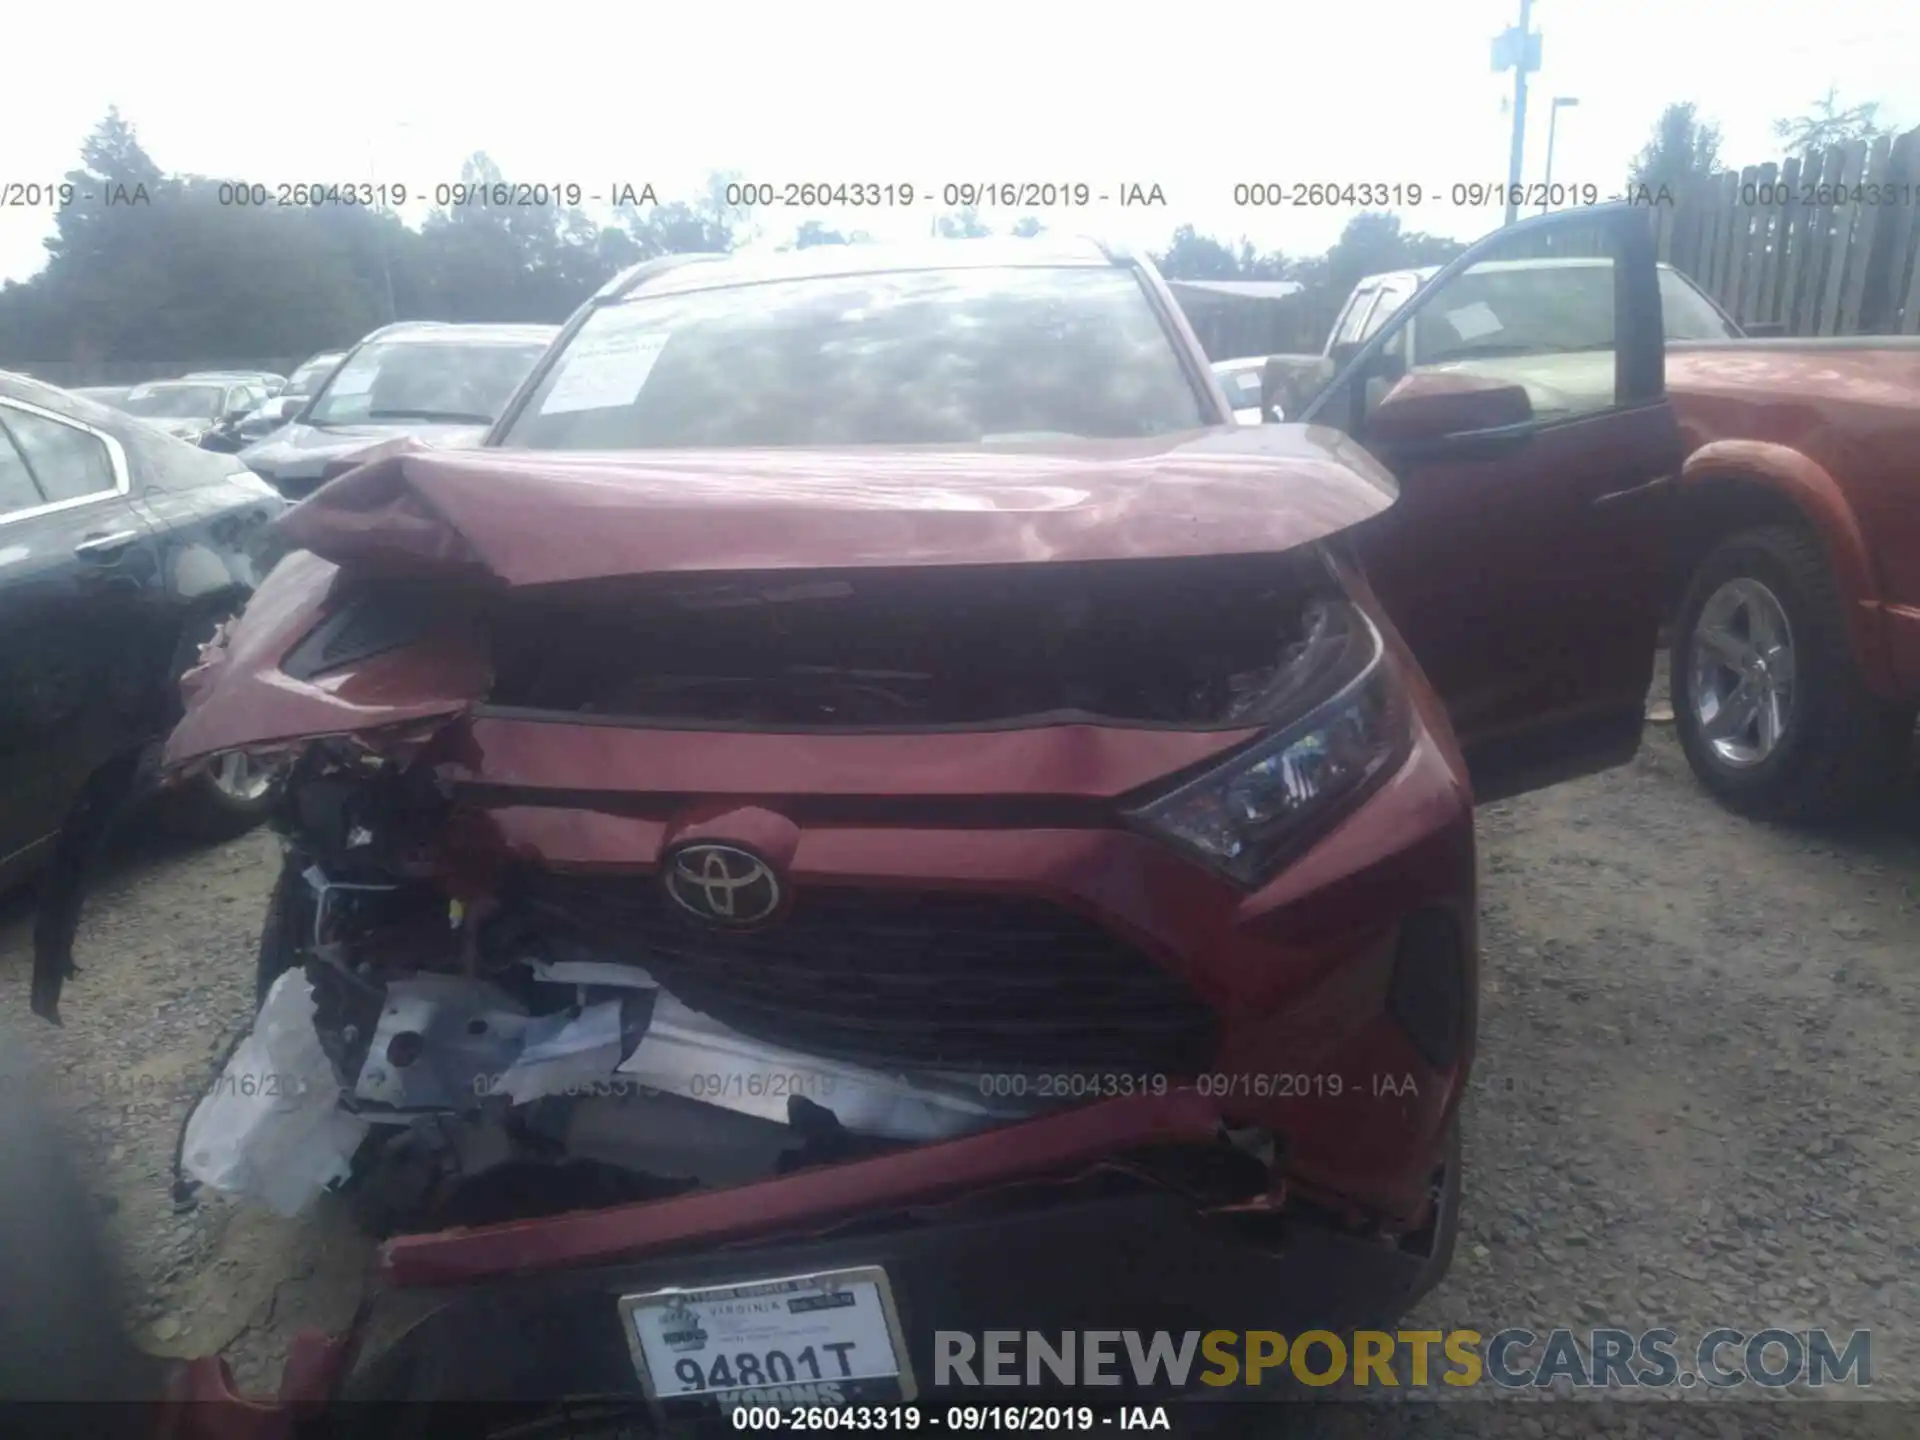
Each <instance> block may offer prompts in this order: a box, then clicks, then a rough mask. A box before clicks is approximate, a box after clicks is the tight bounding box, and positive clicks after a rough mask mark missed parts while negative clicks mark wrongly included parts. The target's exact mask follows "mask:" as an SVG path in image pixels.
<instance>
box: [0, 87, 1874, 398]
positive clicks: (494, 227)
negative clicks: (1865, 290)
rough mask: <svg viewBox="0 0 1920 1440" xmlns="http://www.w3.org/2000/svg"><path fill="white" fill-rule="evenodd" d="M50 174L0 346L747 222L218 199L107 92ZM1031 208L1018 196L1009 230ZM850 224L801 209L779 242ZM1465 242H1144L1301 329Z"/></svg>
mask: <svg viewBox="0 0 1920 1440" xmlns="http://www.w3.org/2000/svg"><path fill="white" fill-rule="evenodd" d="M1879 128H1880V127H1879V120H1878V107H1877V106H1874V105H1854V106H1843V105H1841V104H1840V102H1839V99H1838V97H1837V95H1835V94H1834V93H1833V92H1831V91H1830V92H1829V93H1828V95H1827V96H1826V97H1825V99H1824V100H1822V101H1819V102H1816V104H1815V106H1814V108H1813V110H1812V111H1811V112H1810V113H1809V114H1808V115H1806V116H1803V117H1800V118H1797V119H1794V120H1786V121H1781V122H1779V123H1778V124H1777V125H1776V127H1775V131H1776V134H1777V135H1778V137H1779V138H1780V139H1781V140H1782V141H1783V142H1784V143H1785V144H1787V145H1788V146H1789V147H1791V148H1794V149H1799V150H1807V149H1815V148H1819V147H1820V146H1824V145H1828V144H1832V143H1835V142H1836V141H1838V140H1843V139H1852V138H1856V137H1858V136H1861V135H1872V134H1875V133H1878V131H1879ZM1719 143H1720V136H1719V130H1718V128H1717V127H1716V126H1715V125H1713V124H1712V123H1711V122H1709V121H1707V120H1706V119H1704V118H1703V117H1701V116H1700V115H1699V114H1698V113H1697V111H1696V108H1695V107H1694V106H1693V105H1691V104H1685V103H1682V104H1675V105H1672V106H1669V107H1668V108H1667V109H1666V111H1665V112H1664V113H1663V114H1662V115H1661V117H1660V119H1659V121H1658V122H1657V123H1656V125H1655V126H1654V127H1653V133H1652V136H1651V138H1650V139H1649V141H1648V144H1647V146H1646V148H1645V149H1644V150H1642V151H1641V152H1640V154H1639V155H1638V156H1637V157H1636V159H1635V160H1634V162H1633V167H1632V173H1631V176H1630V178H1631V179H1632V180H1633V181H1635V182H1636V183H1649V184H1653V185H1659V184H1677V183H1681V182H1683V181H1685V180H1686V179H1687V178H1689V177H1691V176H1695V175H1700V174H1707V173H1711V172H1713V171H1714V170H1715V169H1717V168H1718V166H1719ZM65 178H66V180H67V182H68V183H69V184H71V185H72V186H73V188H74V193H75V194H76V195H88V194H91V195H94V196H96V197H101V196H111V197H113V198H114V200H115V201H116V202H117V203H112V204H105V203H95V204H83V203H75V204H70V205H66V206H64V207H61V208H59V209H58V210H57V211H56V213H55V217H54V226H55V229H54V233H53V234H52V235H51V236H49V237H48V238H47V240H46V242H45V243H46V248H47V252H48V259H47V263H46V265H45V266H44V267H43V268H42V269H41V270H40V271H39V272H38V273H37V274H35V275H34V276H32V277H31V278H30V279H28V280H25V281H8V282H6V283H5V285H4V286H0V366H9V365H11V366H31V365H32V364H34V363H36V362H38V363H47V362H65V363H78V364H83V365H85V364H94V363H100V362H106V361H175V360H201V359H204V360H213V359H217V358H232V357H250V356H251V357H258V356H292V355H304V354H307V353H309V352H312V351H315V350H321V349H333V348H339V347H342V346H345V345H349V344H351V343H353V342H354V341H355V340H357V339H358V338H359V337H360V336H362V335H364V334H365V333H367V332H368V331H369V330H372V329H374V328H376V327H377V326H379V325H382V324H385V323H387V322H388V321H390V320H394V319H402V320H446V321H455V322H459V321H547V322H557V321H559V320H562V319H564V318H565V317H566V316H567V315H568V314H569V313H570V312H571V311H572V310H573V309H574V307H575V306H577V305H578V304H579V303H580V302H581V301H582V300H584V299H585V298H586V297H587V296H589V295H591V294H592V293H593V292H594V291H595V290H596V289H598V288H599V287H600V286H601V285H603V284H604V283H605V282H606V281H607V280H609V279H610V278H612V276H614V275H615V274H617V273H618V272H619V271H620V270H622V269H623V268H625V267H626V266H628V265H632V264H634V263H636V262H638V261H641V260H646V259H650V258H652V257H654V256H658V255H667V254H676V253H684V252H688V251H712V250H731V249H734V248H735V247H737V246H738V245H740V244H742V243H744V242H746V241H747V240H749V239H758V238H760V237H761V230H760V227H759V224H758V221H757V218H756V216H755V215H754V213H753V211H752V210H751V209H750V208H748V207H744V206H740V205H737V204H729V203H728V186H729V184H730V183H731V182H733V181H735V180H737V179H738V178H739V177H738V176H737V175H734V174H730V173H724V172H722V173H715V174H713V175H712V176H710V177H709V179H708V182H707V184H706V186H705V189H704V191H703V192H702V193H699V194H696V195H692V196H687V197H683V198H676V199H671V200H666V201H664V202H661V201H659V200H658V199H657V197H656V200H655V203H652V204H645V205H638V204H626V205H620V206H616V207H615V208H614V210H613V213H612V215H611V217H610V218H609V219H607V220H605V221H604V222H602V221H596V220H595V219H593V218H592V217H590V216H588V215H587V214H585V213H584V212H583V211H582V210H580V209H579V208H577V207H575V208H567V207H561V206H551V207H535V206H525V207H506V206H500V207H494V206H484V205H462V206H449V207H444V208H440V209H436V210H433V211H432V212H430V213H429V214H428V215H427V216H426V218H425V220H424V221H423V222H422V223H421V224H420V226H419V227H418V228H414V227H412V226H409V225H407V224H406V223H404V222H403V221H402V220H401V219H400V218H399V217H398V216H397V215H395V214H394V213H393V212H392V211H391V210H386V209H380V208H374V207H369V206H364V205H363V206H346V205H317V206H293V207H284V208H282V207H276V206H270V205H269V206H246V205H234V204H230V203H226V204H223V203H222V198H223V193H224V194H225V196H226V198H228V199H231V190H232V186H231V184H230V182H225V183H223V182H222V181H220V180H218V179H217V178H209V177H206V176H199V175H182V174H172V173H168V172H165V171H163V170H162V169H161V168H160V166H159V165H158V164H157V163H156V162H155V161H154V160H153V158H152V157H151V156H150V155H148V153H147V152H146V150H145V149H144V148H143V147H142V146H141V144H140V142H139V138H138V136H137V135H136V134H135V131H134V127H133V126H132V125H131V124H129V123H128V122H127V121H126V120H125V119H124V118H123V117H122V116H121V115H120V114H119V112H118V111H117V110H109V111H108V113H107V115H106V117H105V118H104V119H103V120H102V121H101V122H100V124H99V125H98V126H96V127H95V129H94V130H93V132H92V134H90V135H89V136H88V137H87V140H86V142H85V143H84V145H83V146H82V147H81V154H80V163H79V165H78V166H76V167H75V168H74V169H73V170H71V171H69V172H68V173H67V175H66V177H65ZM502 178H503V177H502V176H501V173H500V170H499V167H498V166H496V165H495V164H494V163H493V161H492V160H490V159H489V158H488V157H487V156H486V155H485V154H481V153H476V154H474V155H473V156H471V157H470V158H469V159H468V160H467V162H466V164H465V165H464V166H463V168H462V174H461V179H462V181H463V182H464V183H466V184H468V185H491V184H494V183H498V182H500V181H501V180H502ZM735 193H737V191H736V192H735ZM933 228H934V229H935V231H936V232H937V233H939V234H941V235H946V236H953V237H966V236H976V235H986V234H989V233H992V232H991V227H990V226H989V225H988V224H987V223H986V222H985V221H984V220H983V219H982V218H981V216H980V215H979V214H978V213H977V212H975V211H973V210H959V211H953V212H950V213H946V214H942V215H939V216H937V217H936V218H935V220H934V222H933ZM1043 228H1044V226H1043V224H1042V222H1041V221H1040V219H1039V218H1038V217H1036V216H1025V217H1022V218H1021V219H1019V220H1018V221H1016V222H1015V223H1014V224H1013V226H1012V227H1011V230H1010V232H1009V233H1012V234H1016V235H1032V234H1037V233H1039V232H1040V231H1041V230H1042V229H1043ZM866 238H867V237H866V236H865V235H864V234H862V233H861V232H858V231H854V232H851V233H842V232H840V231H837V230H835V229H832V228H831V227H829V226H827V225H825V224H824V223H822V222H820V221H817V220H809V221H807V222H805V223H804V224H802V225H801V226H800V227H799V229H798V230H797V231H796V232H795V233H794V234H793V236H792V237H791V238H790V239H789V240H788V241H787V242H786V244H788V245H790V246H793V247H798V248H805V247H807V246H811V245H830V244H857V243H860V242H861V241H863V240H865V239H866ZM1462 248H1463V247H1462V245H1461V243H1460V242H1459V241H1457V240H1452V239H1448V238H1446V237H1443V236H1437V235H1430V234H1425V233H1422V232H1419V231H1411V230H1407V229H1405V228H1404V227H1403V225H1402V223H1401V221H1400V219H1399V217H1398V216H1396V215H1393V214H1389V213H1380V212H1367V213H1362V214H1358V215H1355V216H1354V217H1353V218H1352V219H1351V220H1349V221H1348V222H1347V225H1346V228H1345V229H1344V231H1343V232H1342V233H1341V235H1340V238H1339V240H1338V241H1337V242H1336V243H1335V244H1334V245H1333V246H1332V247H1330V248H1329V249H1328V250H1327V251H1326V252H1325V253H1324V254H1320V255H1306V256H1289V255H1285V254H1283V253H1281V252H1279V251H1277V250H1260V249H1258V248H1257V247H1256V246H1255V245H1254V244H1253V243H1252V242H1251V241H1249V240H1246V239H1244V238H1243V239H1239V240H1226V239H1222V238H1220V237H1218V236H1213V235H1208V234H1203V233H1201V232H1200V231H1198V230H1197V229H1196V228H1195V227H1194V226H1192V225H1181V226H1179V227H1178V228H1176V229H1175V230H1174V232H1173V234H1172V237H1171V238H1170V240H1169V241H1168V243H1167V245H1166V247H1165V248H1164V249H1163V250H1160V251H1158V252H1156V253H1154V256H1153V258H1154V260H1155V262H1156V263H1157V264H1158V265H1159V267H1160V269H1161V271H1162V273H1164V274H1165V275H1167V276H1168V278H1170V279H1181V280H1291V281H1296V282H1298V283H1299V284H1300V285H1301V286H1302V287H1303V288H1302V293H1301V295H1300V297H1299V298H1298V300H1297V301H1296V302H1295V303H1294V305H1293V306H1292V314H1293V317H1294V320H1295V325H1296V328H1297V330H1298V333H1299V336H1300V342H1299V343H1300V345H1301V346H1303V347H1304V346H1307V345H1317V343H1318V339H1319V337H1321V336H1323V335H1324V334H1325V333H1326V330H1327V327H1328V326H1329V325H1330V324H1331V323H1332V320H1333V317H1334V314H1335V313H1336V312H1337V310H1338V308H1339V306H1340V305H1341V303H1342V302H1343V301H1344V300H1345V298H1346V296H1347V294H1348V292H1349V291H1350V290H1351V289H1352V287H1353V284H1354V282H1355V281H1357V280H1359V279H1360V278H1361V277H1362V276H1365V275H1371V274H1377V273H1379V272H1381V271H1385V270H1399V269H1411V268H1415V267H1418V266H1423V265H1433V264H1439V263H1442V262H1444V261H1446V260H1448V259H1450V258H1452V257H1453V256H1454V255H1456V254H1458V253H1459V252H1460V250H1461V249H1462Z"/></svg>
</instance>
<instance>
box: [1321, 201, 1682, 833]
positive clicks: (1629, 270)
mask: <svg viewBox="0 0 1920 1440" xmlns="http://www.w3.org/2000/svg"><path fill="white" fill-rule="evenodd" d="M1299 418H1300V419H1302V420H1304V421H1306V422H1307V423H1309V424H1319V425H1330V426H1334V427H1336V428H1338V429H1340V430H1343V431H1345V432H1346V433H1347V434H1348V435H1350V436H1352V437H1353V438H1355V439H1357V440H1358V441H1360V442H1361V443H1362V444H1363V445H1365V446H1366V448H1367V449H1368V451H1369V452H1371V453H1372V454H1373V455H1374V456H1375V457H1376V458H1377V459H1378V460H1379V461H1380V462H1381V463H1382V464H1383V465H1385V466H1386V467H1387V468H1388V469H1389V470H1391V471H1392V472H1393V474H1394V476H1395V478H1396V479H1398V481H1399V482H1400V499H1399V500H1398V502H1396V503H1395V504H1394V505H1393V506H1392V507H1391V508H1390V509H1388V510H1387V511H1385V512H1384V513H1383V514H1381V515H1379V516H1378V517H1376V518H1375V519H1373V520H1369V521H1367V522H1366V523H1365V524H1363V525H1362V526H1360V527H1358V528H1357V529H1356V530H1355V531H1353V532H1352V534H1353V537H1354V546H1355V549H1356V551H1357V552H1358V556H1359V559H1360V561H1361V564H1362V565H1363V567H1364V568H1365V570H1366V572H1367V576H1368V578H1369V580H1370V581H1371V583H1372V585H1373V588H1374V591H1375V593H1376V594H1377V595H1378V596H1379V597H1380V599H1381V601H1382V602H1383V603H1384V605H1385V606H1386V608H1387V611H1388V613H1389V614H1390V615H1391V616H1392V617H1393V619H1394V622H1395V624H1396V625H1397V626H1398V627H1399V629H1400V632H1401V634H1402V635H1403V636H1404V638H1405V639H1406V641H1407V643H1408V645H1409V646H1410V647H1411V649H1412V650H1413V652H1414V654H1415V656H1416V658H1417V659H1418V660H1419V661H1420V664H1421V666H1422V667H1423V668H1424V669H1425V671H1426V674H1427V678H1428V679H1429V680H1430V681H1431V682H1432V684H1433V685H1434V687H1435V688H1436V689H1437V690H1438V691H1439V692H1440V694H1441V696H1442V698H1443V699H1444V700H1445V702H1446V704H1447V708H1448V711H1449V713H1450V715H1451V716H1452V719H1453V724H1454V728H1455V730H1456V732H1457V733H1458V735H1459V737H1460V741H1461V744H1462V747H1463V748H1464V750H1465V752H1466V757H1467V763H1468V768H1469V769H1470V771H1471V772H1472V776H1473V786H1474V795H1475V798H1476V800H1478V801H1481V802H1484V801H1488V800H1496V799H1500V798H1502V797H1504V796H1507V795H1513V794H1517V793H1519V792H1520V791H1523V790H1530V789H1534V788H1537V787H1539V786H1542V785H1548V784H1552V783H1554V782H1555V781H1558V780H1562V779H1566V778H1569V777H1571V776H1574V775H1580V774H1585V773H1588V772H1590V771H1594V770H1600V769H1605V768H1607V767H1608V766H1612V765H1617V764H1621V763H1623V762H1625V761H1626V760H1628V759H1631V758H1632V756H1633V754H1634V752H1635V751H1636V749H1637V748H1638V747H1639V743H1640V729H1641V722H1642V717H1643V715H1644V713H1645V706H1646V695H1647V687H1648V684H1649V682H1650V681H1651V679H1652V675H1653V653H1654V644H1655V632H1656V629H1657V627H1658V624H1659V609H1660V606H1659V596H1660V585H1659V579H1660V567H1661V564H1662V562H1663V558H1664V556H1665V554H1666V546H1667V543H1668V535H1669V529H1670V525H1671V508H1672V506H1673V504H1674V503H1675V485H1674V481H1675V479H1676V477H1677V475H1678V472H1679V468H1680V459H1681V444H1680V436H1679V430H1678V427H1677V426H1676V424H1675V421H1674V417H1673V413H1672V410H1671V409H1670V407H1669V405H1668V403H1667V398H1666V381H1665V343H1664V338H1663V336H1662V333H1661V322H1660V292H1659V282H1658V277H1657V274H1656V270H1655V253H1654V246H1653V234H1652V227H1651V225H1650V223H1649V212H1648V211H1647V210H1645V209H1644V208H1634V207H1631V206H1626V205H1618V206H1606V207H1599V208H1595V209H1586V210H1580V211H1570V212H1561V213H1558V214H1553V215H1546V216H1541V217H1538V218H1536V219H1531V220H1526V221H1522V222H1521V223H1519V224H1517V225H1513V226H1509V227H1507V228H1506V229H1503V230H1501V231H1499V232H1497V233H1496V234H1494V235H1491V236H1489V237H1487V238H1486V239H1484V240H1481V241H1480V242H1478V243H1477V244H1475V245H1474V246H1472V247H1471V248H1470V249H1468V250H1467V251H1466V253H1465V254H1463V255H1461V256H1459V257H1458V258H1457V259H1455V260H1454V261H1453V262H1452V263H1451V264H1449V265H1448V266H1447V267H1446V268H1445V269H1443V270H1442V271H1441V272H1440V273H1439V274H1438V275H1436V276H1435V277H1434V278H1433V279H1432V280H1431V281H1429V282H1428V283H1427V284H1426V285H1424V286H1422V287H1421V288H1420V290H1419V291H1418V292H1417V293H1416V294H1415V295H1414V297H1413V298H1412V299H1411V300H1409V301H1408V302H1407V303H1406V304H1405V305H1404V306H1403V307H1401V309H1400V310H1399V311H1398V312H1397V313H1396V314H1395V315H1394V316H1393V318H1392V319H1391V320H1389V321H1388V322H1387V323H1386V324H1385V325H1384V326H1382V327H1381V328H1380V329H1379V330H1378V331H1377V332H1376V333H1375V334H1374V335H1373V336H1372V337H1370V338H1369V339H1368V340H1367V342H1366V343H1365V344H1363V345H1362V346H1361V347H1360V348H1359V350H1358V351H1357V352H1356V353H1355V354H1354V355H1353V356H1352V358H1351V359H1350V360H1349V361H1348V362H1347V363H1346V364H1345V365H1344V366H1343V367H1342V368H1341V370H1340V372H1339V373H1338V374H1337V375H1336V376H1335V377H1334V378H1333V380H1332V381H1331V383H1329V384H1328V385H1327V387H1326V388H1325V389H1323V390H1322V391H1320V393H1319V394H1318V395H1317V396H1316V397H1315V398H1314V399H1313V400H1312V402H1311V403H1310V404H1309V405H1308V406H1307V408H1306V410H1305V412H1304V413H1303V414H1302V415H1301V416H1299Z"/></svg>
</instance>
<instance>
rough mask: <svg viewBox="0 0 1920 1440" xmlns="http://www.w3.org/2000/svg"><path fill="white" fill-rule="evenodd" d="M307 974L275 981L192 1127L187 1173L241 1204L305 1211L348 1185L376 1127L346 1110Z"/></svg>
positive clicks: (288, 1213) (189, 1124)
mask: <svg viewBox="0 0 1920 1440" xmlns="http://www.w3.org/2000/svg"><path fill="white" fill-rule="evenodd" d="M339 1095H340V1086H339V1082H338V1081H337V1080H336V1079H335V1077H334V1073H333V1065H332V1062H330V1061H329V1060H328V1059H327V1057H326V1054H325V1052H324V1051H322V1050H321V1048H320V1040H319V1037H318V1036H317V1035H316V1034H315V1033H314V1028H313V990H312V987H311V985H310V984H309V983H308V981H307V977H306V975H305V974H304V973H302V972H301V971H299V970H289V971H287V973H286V974H284V975H282V976H281V977H280V978H279V979H278V980H276V981H274V982H273V988H272V989H271V990H269V991H268V992H267V998H266V1003H264V1004H263V1005H261V1007H260V1013H259V1015H258V1016H256V1017H255V1019H254V1022H253V1030H252V1033H250V1034H249V1035H248V1036H247V1038H246V1039H245V1040H243V1041H241V1042H240V1046H239V1048H238V1049H236V1050H235V1051H234V1052H233V1055H232V1058H230V1059H229V1060H228V1061H227V1064H226V1068H225V1069H224V1070H223V1071H221V1073H220V1076H219V1078H218V1079H217V1080H215V1081H214V1083H213V1086H212V1088H211V1089H210V1090H208V1091H207V1093H206V1094H205V1095H204V1096H203V1097H201V1100H200V1103H199V1104H198V1105H196V1106H195V1107H194V1111H193V1115H192V1117H191V1118H190V1119H188V1121H187V1133H186V1139H185V1144H184V1146H183V1153H182V1157H181V1158H182V1166H183V1168H184V1169H185V1171H186V1173H187V1174H188V1175H190V1176H192V1177H193V1178H194V1179H195V1180H198V1181H200V1182H201V1183H202V1184H204V1185H207V1186H210V1187H211V1188H213V1189H215V1190H218V1191H219V1192H220V1193H221V1194H223V1195H230V1196H233V1197H234V1198H236V1199H244V1200H252V1201H257V1202H258V1203H260V1204H262V1205H265V1206H267V1207H268V1208H269V1209H271V1210H273V1211H275V1212H276V1213H278V1214H280V1215H284V1216H289V1217H291V1216H295V1215H298V1214H300V1213H301V1212H302V1211H303V1210H305V1209H306V1208H307V1207H308V1206H310V1205H311V1204H312V1203H313V1202H314V1200H315V1199H317V1198H318V1197H319V1195H320V1194H321V1192H322V1191H324V1190H327V1189H329V1188H331V1187H332V1186H335V1185H337V1184H339V1183H340V1182H341V1181H343V1180H345V1179H346V1177H347V1173H348V1170H349V1167H350V1164H351V1162H352V1159H353V1153H354V1151H355V1150H357V1149H359V1147H360V1142H361V1140H362V1139H364V1138H365V1137H366V1133H367V1122H366V1121H364V1120H362V1119H360V1118H359V1117H358V1116H355V1115H351V1114H349V1113H347V1112H346V1111H344V1110H342V1109H340V1108H339V1105H338V1100H339Z"/></svg>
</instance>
